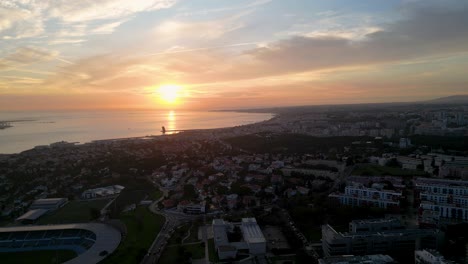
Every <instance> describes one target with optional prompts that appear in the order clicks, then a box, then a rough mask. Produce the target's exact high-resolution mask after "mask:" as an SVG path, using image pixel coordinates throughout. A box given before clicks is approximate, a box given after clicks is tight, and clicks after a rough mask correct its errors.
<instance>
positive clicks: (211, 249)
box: [208, 239, 219, 262]
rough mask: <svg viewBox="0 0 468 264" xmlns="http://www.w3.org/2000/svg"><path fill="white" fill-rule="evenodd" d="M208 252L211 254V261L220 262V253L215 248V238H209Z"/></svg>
mask: <svg viewBox="0 0 468 264" xmlns="http://www.w3.org/2000/svg"><path fill="white" fill-rule="evenodd" d="M208 254H209V259H210V262H218V261H219V258H218V254H217V253H216V249H215V245H214V240H213V239H208Z"/></svg>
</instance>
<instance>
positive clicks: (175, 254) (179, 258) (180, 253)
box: [158, 243, 205, 264]
mask: <svg viewBox="0 0 468 264" xmlns="http://www.w3.org/2000/svg"><path fill="white" fill-rule="evenodd" d="M204 257H205V244H204V243H196V244H190V245H183V246H182V245H175V246H168V247H166V249H165V250H164V252H163V253H162V255H161V259H159V262H158V263H161V264H166V263H167V264H171V263H191V262H190V259H201V258H204Z"/></svg>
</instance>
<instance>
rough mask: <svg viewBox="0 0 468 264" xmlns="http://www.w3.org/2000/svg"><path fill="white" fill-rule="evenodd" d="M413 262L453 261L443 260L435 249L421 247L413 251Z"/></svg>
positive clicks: (435, 262) (446, 263)
mask: <svg viewBox="0 0 468 264" xmlns="http://www.w3.org/2000/svg"><path fill="white" fill-rule="evenodd" d="M414 263H415V264H453V263H454V262H452V261H449V260H445V259H444V257H443V256H442V255H441V254H440V253H439V252H438V251H436V250H431V249H423V250H416V251H414Z"/></svg>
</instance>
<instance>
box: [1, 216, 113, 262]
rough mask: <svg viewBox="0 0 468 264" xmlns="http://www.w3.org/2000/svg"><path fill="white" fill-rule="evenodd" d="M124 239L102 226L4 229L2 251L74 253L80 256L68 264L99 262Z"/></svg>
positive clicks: (45, 226) (44, 226)
mask: <svg viewBox="0 0 468 264" xmlns="http://www.w3.org/2000/svg"><path fill="white" fill-rule="evenodd" d="M120 240H121V234H120V232H119V231H118V230H117V229H114V228H113V227H111V226H109V225H105V224H98V223H89V224H67V225H40V226H17V227H4V228H0V252H27V251H38V250H51V251H53V250H72V251H74V252H75V253H76V254H77V255H78V256H77V257H75V258H73V259H71V260H69V261H67V262H65V263H67V264H75V263H98V262H99V261H101V260H103V259H104V258H105V257H107V255H109V254H111V253H112V252H113V251H114V250H115V249H116V248H117V246H118V245H119V243H120Z"/></svg>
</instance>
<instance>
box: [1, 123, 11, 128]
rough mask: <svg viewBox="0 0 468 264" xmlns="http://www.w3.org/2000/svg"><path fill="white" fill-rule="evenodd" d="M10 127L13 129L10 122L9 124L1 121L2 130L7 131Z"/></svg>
mask: <svg viewBox="0 0 468 264" xmlns="http://www.w3.org/2000/svg"><path fill="white" fill-rule="evenodd" d="M9 127H12V125H11V124H10V122H7V121H0V129H5V128H9Z"/></svg>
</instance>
